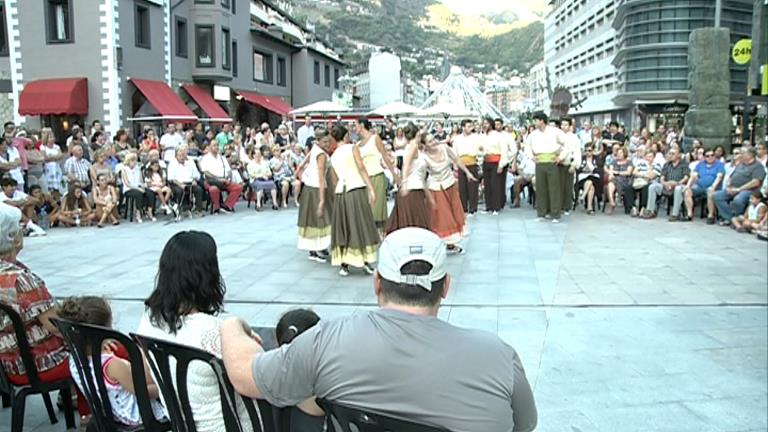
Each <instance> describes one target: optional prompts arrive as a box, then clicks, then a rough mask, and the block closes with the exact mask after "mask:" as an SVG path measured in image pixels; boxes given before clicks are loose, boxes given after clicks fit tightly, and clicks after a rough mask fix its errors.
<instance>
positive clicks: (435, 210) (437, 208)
mask: <svg viewBox="0 0 768 432" xmlns="http://www.w3.org/2000/svg"><path fill="white" fill-rule="evenodd" d="M430 192H431V193H432V198H433V199H434V200H435V205H434V207H432V209H431V211H430V229H431V230H432V231H433V232H434V233H435V234H437V236H438V237H440V238H441V239H442V240H443V241H444V242H445V243H447V244H456V243H458V242H460V241H461V239H462V238H464V237H466V236H467V219H466V216H465V215H464V209H463V208H462V207H461V198H459V188H458V185H457V183H454V184H453V185H452V186H451V187H449V188H448V189H442V190H437V191H436V190H433V191H430Z"/></svg>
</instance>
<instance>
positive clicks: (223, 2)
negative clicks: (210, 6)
mask: <svg viewBox="0 0 768 432" xmlns="http://www.w3.org/2000/svg"><path fill="white" fill-rule="evenodd" d="M229 1H230V0H221V7H223V8H225V9H229V6H230V4H229Z"/></svg>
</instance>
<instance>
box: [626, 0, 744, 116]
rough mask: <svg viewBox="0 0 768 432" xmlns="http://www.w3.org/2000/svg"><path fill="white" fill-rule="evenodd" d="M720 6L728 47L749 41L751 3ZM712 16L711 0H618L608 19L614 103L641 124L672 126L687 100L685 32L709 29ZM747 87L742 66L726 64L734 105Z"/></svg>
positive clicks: (732, 0) (727, 0)
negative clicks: (632, 111)
mask: <svg viewBox="0 0 768 432" xmlns="http://www.w3.org/2000/svg"><path fill="white" fill-rule="evenodd" d="M722 3H723V8H722V15H721V26H722V27H727V28H729V29H730V31H731V46H733V43H736V41H738V40H739V39H742V38H747V39H748V38H750V37H751V32H752V11H753V7H752V3H753V2H752V0H723V1H722ZM714 18H715V1H714V0H620V1H619V2H618V7H617V9H616V15H615V17H614V19H613V28H614V29H615V31H616V39H617V51H616V55H615V57H614V59H613V62H612V63H613V65H614V67H615V68H616V84H617V94H616V96H615V97H614V99H613V100H614V102H615V103H616V105H617V106H623V107H631V106H634V107H636V108H637V114H638V115H639V116H640V117H641V119H640V120H641V123H643V124H646V123H655V120H656V117H659V116H662V117H665V118H664V119H663V120H664V121H665V122H667V123H669V122H672V123H676V120H679V118H680V117H681V116H682V114H683V113H684V112H685V110H686V108H687V102H688V40H689V37H690V33H691V31H692V30H695V29H698V28H702V27H712V26H713V25H714ZM746 88H747V66H739V65H737V64H735V63H733V62H731V93H732V100H733V103H734V104H738V103H739V101H740V100H743V98H744V94H745V93H746ZM643 117H646V118H643ZM645 120H647V122H646V121H645Z"/></svg>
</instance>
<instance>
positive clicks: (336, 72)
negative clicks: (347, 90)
mask: <svg viewBox="0 0 768 432" xmlns="http://www.w3.org/2000/svg"><path fill="white" fill-rule="evenodd" d="M333 88H335V89H337V90H338V89H339V68H333Z"/></svg>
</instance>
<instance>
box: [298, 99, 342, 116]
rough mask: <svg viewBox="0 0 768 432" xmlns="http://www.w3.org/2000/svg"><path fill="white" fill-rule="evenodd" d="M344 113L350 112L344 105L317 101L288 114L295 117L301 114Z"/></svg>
mask: <svg viewBox="0 0 768 432" xmlns="http://www.w3.org/2000/svg"><path fill="white" fill-rule="evenodd" d="M346 111H350V109H349V108H347V107H345V106H344V105H340V104H337V103H336V102H331V101H319V102H315V103H311V104H309V105H306V106H303V107H301V108H296V109H295V110H293V111H291V112H290V114H291V115H293V116H294V117H295V116H298V115H301V114H326V113H338V112H346Z"/></svg>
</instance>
